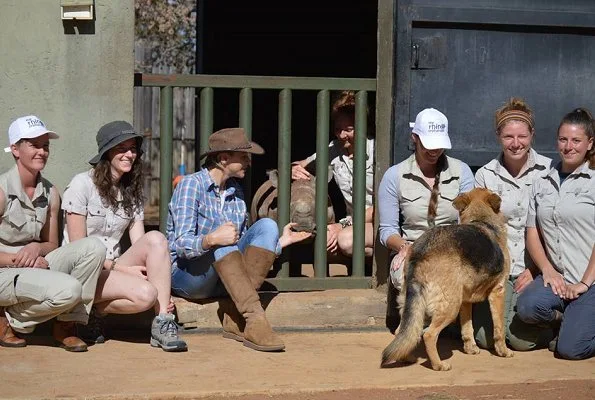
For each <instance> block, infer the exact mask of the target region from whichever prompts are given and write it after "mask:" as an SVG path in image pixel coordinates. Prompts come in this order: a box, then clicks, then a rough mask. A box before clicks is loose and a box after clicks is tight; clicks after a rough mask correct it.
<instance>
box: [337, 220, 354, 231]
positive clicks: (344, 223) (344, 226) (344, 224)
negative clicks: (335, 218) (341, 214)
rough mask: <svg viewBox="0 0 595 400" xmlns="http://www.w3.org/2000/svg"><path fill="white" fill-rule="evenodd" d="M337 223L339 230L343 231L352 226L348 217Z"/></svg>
mask: <svg viewBox="0 0 595 400" xmlns="http://www.w3.org/2000/svg"><path fill="white" fill-rule="evenodd" d="M339 223H340V224H341V229H345V228H346V227H348V226H352V225H353V220H352V219H351V218H350V217H345V218H341V219H340V220H339Z"/></svg>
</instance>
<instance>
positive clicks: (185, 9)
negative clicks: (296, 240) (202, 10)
mask: <svg viewBox="0 0 595 400" xmlns="http://www.w3.org/2000/svg"><path fill="white" fill-rule="evenodd" d="M134 15H135V35H136V42H137V43H138V44H141V45H143V46H144V47H145V49H146V54H148V56H146V57H145V60H144V62H137V65H136V69H137V70H138V71H139V72H151V70H152V68H153V67H170V68H172V71H171V72H176V73H191V72H193V71H194V65H195V59H196V0H135V1H134Z"/></svg>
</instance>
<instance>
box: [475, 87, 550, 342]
mask: <svg viewBox="0 0 595 400" xmlns="http://www.w3.org/2000/svg"><path fill="white" fill-rule="evenodd" d="M495 124H496V136H497V138H498V141H499V142H500V146H501V147H502V152H501V153H500V155H499V156H498V157H497V158H495V159H493V160H492V161H490V162H489V163H487V164H486V165H484V166H483V167H481V168H480V169H479V170H478V171H477V173H476V174H475V186H477V187H484V188H487V189H490V190H492V191H493V192H496V193H497V194H498V195H499V196H500V197H501V198H502V205H501V208H500V209H501V210H502V213H503V214H504V215H505V216H506V218H507V220H508V250H509V252H510V262H511V266H510V276H509V279H508V281H507V285H506V300H505V301H506V303H505V321H504V322H505V326H506V340H507V342H508V345H509V346H510V347H512V348H513V349H514V350H517V351H527V350H531V349H534V348H537V347H545V346H546V345H547V344H548V342H549V341H550V340H551V339H552V333H551V331H550V330H549V329H544V328H542V327H538V326H535V325H528V324H525V323H523V322H522V321H521V320H520V319H519V318H518V316H516V315H515V311H514V310H515V307H516V302H517V298H518V296H519V293H520V292H521V291H523V289H525V287H526V286H527V285H528V284H529V283H531V281H533V277H534V276H535V275H536V270H535V268H534V266H533V265H532V263H531V260H530V258H529V257H528V254H527V253H526V252H525V225H526V222H527V210H528V208H529V196H530V193H531V187H532V184H533V181H534V180H535V178H536V177H539V176H544V175H546V174H547V172H548V171H549V168H550V163H551V160H550V159H549V158H547V157H544V156H542V155H540V154H538V153H537V152H536V151H535V150H533V149H532V148H531V144H532V142H533V136H534V135H535V122H534V118H533V111H531V108H529V106H528V105H527V104H526V103H525V102H524V101H523V99H520V98H511V99H510V100H509V101H507V102H506V103H505V104H504V105H503V106H502V107H500V108H499V109H498V110H497V111H496V116H495ZM473 326H474V328H475V332H476V333H475V340H476V341H477V344H478V345H479V346H480V347H483V348H491V347H493V344H494V341H493V337H492V332H493V328H492V316H491V314H490V308H489V305H488V303H487V301H486V302H483V303H480V304H477V305H475V307H474V309H473Z"/></svg>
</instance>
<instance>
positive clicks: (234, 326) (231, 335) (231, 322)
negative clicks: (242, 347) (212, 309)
mask: <svg viewBox="0 0 595 400" xmlns="http://www.w3.org/2000/svg"><path fill="white" fill-rule="evenodd" d="M217 315H218V316H219V321H221V326H222V327H223V337H224V338H226V339H233V340H236V341H238V342H243V341H244V328H245V327H246V320H245V319H244V317H243V316H242V314H240V312H239V311H238V309H237V308H236V305H235V304H234V302H233V300H231V299H230V298H229V297H226V298H224V299H221V300H219V309H218V310H217Z"/></svg>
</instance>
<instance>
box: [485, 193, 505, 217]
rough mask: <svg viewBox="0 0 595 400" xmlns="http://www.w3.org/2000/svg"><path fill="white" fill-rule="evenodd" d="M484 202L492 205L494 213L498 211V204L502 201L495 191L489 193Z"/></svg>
mask: <svg viewBox="0 0 595 400" xmlns="http://www.w3.org/2000/svg"><path fill="white" fill-rule="evenodd" d="M486 203H488V204H489V206H490V207H492V210H494V212H495V213H496V214H498V213H499V212H500V204H501V203H502V199H501V198H500V196H498V195H497V194H496V193H490V194H489V196H488V198H487V199H486Z"/></svg>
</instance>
